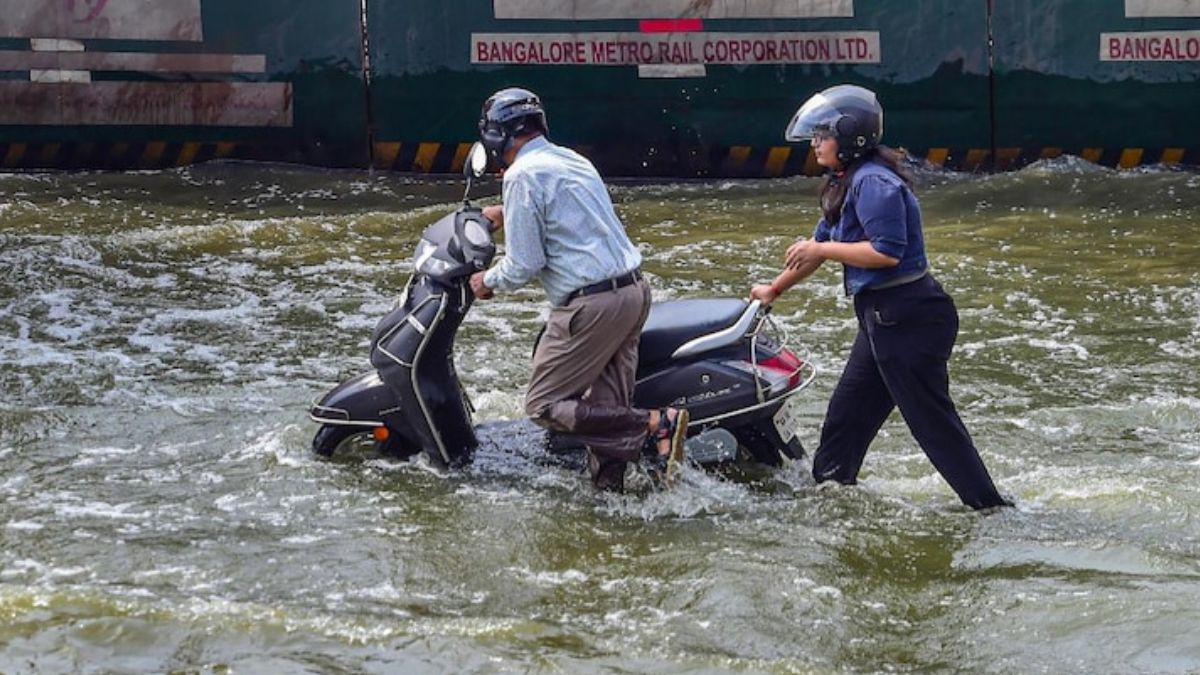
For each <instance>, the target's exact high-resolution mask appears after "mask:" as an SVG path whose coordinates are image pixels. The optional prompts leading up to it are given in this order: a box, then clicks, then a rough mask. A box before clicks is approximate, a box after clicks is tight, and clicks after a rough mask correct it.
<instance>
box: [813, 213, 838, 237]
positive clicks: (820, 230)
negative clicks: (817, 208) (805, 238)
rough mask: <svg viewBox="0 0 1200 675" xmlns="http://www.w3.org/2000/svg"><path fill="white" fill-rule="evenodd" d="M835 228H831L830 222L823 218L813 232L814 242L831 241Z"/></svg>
mask: <svg viewBox="0 0 1200 675" xmlns="http://www.w3.org/2000/svg"><path fill="white" fill-rule="evenodd" d="M832 230H833V228H832V227H830V226H829V221H827V220H825V218H821V219H820V220H818V221H817V227H816V229H815V230H813V237H812V238H813V241H829V240H830V239H831V238H832V237H833V234H832Z"/></svg>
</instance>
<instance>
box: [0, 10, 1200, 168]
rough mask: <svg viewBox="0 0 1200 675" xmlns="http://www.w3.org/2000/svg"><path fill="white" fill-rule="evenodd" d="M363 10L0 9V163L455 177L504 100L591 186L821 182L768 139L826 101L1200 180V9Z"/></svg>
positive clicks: (989, 157)
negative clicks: (625, 180) (1187, 171)
mask: <svg viewBox="0 0 1200 675" xmlns="http://www.w3.org/2000/svg"><path fill="white" fill-rule="evenodd" d="M361 3H362V0H299V1H297V0H254V1H253V2H245V1H242V0H237V1H235V0H155V2H154V3H150V4H148V3H147V2H146V0H86V1H83V0H40V1H39V2H36V3H33V2H30V1H29V0H0V162H2V163H3V164H2V167H0V168H3V167H7V168H24V167H56V168H128V167H162V166H174V165H184V164H189V163H191V162H195V161H203V160H205V159H210V158H221V157H237V158H245V159H257V160H278V161H295V162H305V163H310V164H318V165H324V166H360V167H361V166H367V165H369V164H373V165H374V166H376V167H380V168H387V169H393V170H400V171H417V172H444V171H456V170H457V169H458V168H459V167H460V166H461V162H462V160H463V157H464V155H465V151H466V149H467V147H468V144H469V143H470V142H471V141H473V140H474V139H475V137H476V126H475V125H476V121H477V118H478V114H479V107H480V104H481V102H482V101H483V99H484V98H485V97H486V96H487V95H488V94H489V93H491V92H493V91H495V90H496V89H499V88H501V87H505V86H513V85H521V86H526V87H529V88H531V89H533V90H535V91H537V92H538V93H539V94H541V96H542V97H543V99H544V100H545V102H546V104H547V107H548V110H549V116H550V124H551V132H552V137H553V138H554V139H555V140H557V141H559V142H562V143H565V144H568V145H572V146H574V147H577V148H580V149H582V150H584V151H585V152H586V153H588V154H589V155H590V156H592V157H593V158H594V159H595V160H597V163H598V164H600V166H601V168H602V170H603V171H604V172H605V173H607V174H608V175H626V176H677V177H693V176H777V175H788V174H795V173H801V172H808V173H815V172H816V171H817V170H818V167H817V166H816V165H815V163H814V162H813V159H812V156H811V153H810V152H809V149H808V148H807V146H804V145H798V146H794V145H788V144H786V143H785V142H784V141H783V139H782V130H783V127H784V125H785V124H786V122H787V120H788V119H789V117H790V116H791V114H792V112H793V111H794V110H795V108H796V106H797V105H799V104H800V103H801V102H802V101H803V100H804V99H805V98H807V97H808V96H809V95H811V94H812V93H813V92H815V91H817V90H820V89H822V88H824V87H827V86H830V85H832V84H836V83H842V82H852V83H857V84H862V85H864V86H867V87H870V88H872V89H874V90H875V91H876V92H878V93H879V96H880V98H881V100H882V101H883V104H884V107H885V109H886V110H887V117H886V121H887V123H886V133H885V142H887V143H889V144H891V145H894V146H899V147H903V148H905V149H907V150H908V151H909V152H910V154H912V155H914V156H916V157H919V158H924V159H926V160H928V161H930V162H932V163H934V164H938V165H943V166H946V167H949V168H954V169H965V170H977V169H1005V168H1010V167H1015V166H1020V165H1022V164H1024V163H1027V162H1029V161H1032V160H1036V159H1038V158H1040V157H1052V156H1055V155H1058V154H1061V153H1074V154H1079V155H1081V156H1083V157H1085V158H1087V159H1090V160H1093V161H1097V162H1102V163H1106V164H1110V165H1120V166H1136V165H1138V164H1145V163H1155V162H1166V163H1200V131H1198V130H1197V127H1196V125H1194V124H1193V123H1192V119H1191V118H1192V117H1193V115H1194V112H1193V111H1195V110H1197V109H1200V87H1198V86H1197V80H1200V0H928V1H926V2H921V3H913V2H895V1H894V0H756V1H755V2H747V1H746V0H704V1H703V2H698V1H697V0H605V1H604V2H598V1H596V0H437V1H434V0H424V1H421V0H366V3H367V6H366V8H367V16H368V26H367V31H366V32H367V34H368V36H369V43H368V44H367V45H365V44H364V43H363V26H362V22H361V12H362V4H361ZM989 22H990V26H991V28H990V30H991V36H990V37H991V38H994V44H989ZM367 46H369V52H370V59H371V60H370V64H371V72H370V78H371V81H370V86H369V87H368V86H366V85H367V83H366V80H365V78H364V73H363V53H364V50H365V49H366V48H367Z"/></svg>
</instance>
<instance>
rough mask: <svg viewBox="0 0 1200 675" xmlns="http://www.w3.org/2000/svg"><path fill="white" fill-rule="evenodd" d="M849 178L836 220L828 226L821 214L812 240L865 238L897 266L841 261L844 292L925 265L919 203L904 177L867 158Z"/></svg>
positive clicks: (916, 271) (915, 271)
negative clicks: (891, 258) (881, 266)
mask: <svg viewBox="0 0 1200 675" xmlns="http://www.w3.org/2000/svg"><path fill="white" fill-rule="evenodd" d="M852 181H853V182H852V183H851V185H850V189H849V190H848V191H847V193H846V202H845V204H844V205H843V206H842V216H841V218H840V219H839V220H838V222H837V223H834V224H832V225H831V224H829V223H828V222H827V221H826V220H825V219H824V218H821V220H820V222H818V223H817V229H816V231H815V232H814V233H813V239H814V240H816V241H836V242H842V243H848V244H849V243H855V242H859V241H869V242H871V246H873V247H875V250H876V251H879V252H880V253H882V254H884V255H888V256H891V257H893V258H896V259H898V260H899V261H900V264H898V265H896V266H895V267H883V268H876V269H868V268H865V267H855V266H854V265H845V264H843V265H842V278H843V283H844V284H845V287H846V295H854V294H856V293H858V292H860V291H865V290H870V289H872V288H877V287H879V286H886V285H887V284H888V282H890V281H892V280H895V279H897V278H899V277H904V276H910V275H913V274H919V273H920V272H922V271H924V270H927V269H929V260H928V259H927V258H926V256H925V234H924V232H923V231H922V228H921V207H920V205H919V204H917V196H916V195H915V194H913V191H912V190H911V189H910V188H909V187H908V185H907V184H905V182H904V180H903V179H902V178H900V177H899V176H897V175H896V174H895V173H894V172H893V171H892V170H891V169H888V168H887V167H886V166H883V165H882V164H879V163H878V162H874V161H867V162H865V163H863V165H862V166H860V167H858V169H857V170H856V171H855V172H854V176H853V178H852Z"/></svg>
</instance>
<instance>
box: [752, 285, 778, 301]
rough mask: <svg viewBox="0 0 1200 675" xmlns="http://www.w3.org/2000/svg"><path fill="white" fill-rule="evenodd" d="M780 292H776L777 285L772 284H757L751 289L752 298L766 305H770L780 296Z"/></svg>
mask: <svg viewBox="0 0 1200 675" xmlns="http://www.w3.org/2000/svg"><path fill="white" fill-rule="evenodd" d="M778 297H779V294H778V293H776V292H775V287H774V286H772V285H771V284H755V285H754V287H753V288H751V289H750V299H751V300H758V301H760V302H762V304H764V305H769V304H771V303H772V302H774V301H775V298H778Z"/></svg>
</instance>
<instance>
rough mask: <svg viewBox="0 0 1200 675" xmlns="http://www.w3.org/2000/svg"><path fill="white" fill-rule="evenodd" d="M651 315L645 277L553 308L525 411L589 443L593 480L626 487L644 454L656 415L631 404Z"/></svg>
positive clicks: (602, 484) (537, 353)
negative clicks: (645, 327)
mask: <svg viewBox="0 0 1200 675" xmlns="http://www.w3.org/2000/svg"><path fill="white" fill-rule="evenodd" d="M649 314H650V286H649V284H647V283H646V281H645V280H644V279H643V280H640V281H638V282H636V283H633V284H630V285H628V286H624V287H622V288H619V289H617V290H615V291H607V292H604V293H597V294H595V295H587V296H583V297H579V298H575V299H574V300H572V301H571V302H569V303H567V305H566V306H564V307H553V308H551V310H550V317H549V318H548V319H547V320H546V330H545V332H544V333H543V334H542V338H541V340H540V341H539V342H538V346H537V350H536V351H535V352H534V355H533V374H532V375H531V376H530V379H529V391H528V393H527V394H526V396H525V412H526V414H528V415H529V416H530V418H532V419H533V421H534V422H536V423H538V424H539V425H541V426H543V427H545V428H547V429H550V430H552V431H559V432H563V433H569V434H574V435H576V436H578V437H579V438H580V440H582V441H583V442H584V443H585V444H586V445H587V449H588V453H587V454H588V469H589V471H590V473H591V476H592V482H593V483H594V484H595V485H596V487H598V488H600V489H602V490H621V489H622V488H623V487H624V485H625V467H626V465H628V463H629V462H636V461H637V460H638V458H639V457H640V456H641V453H642V448H643V447H644V446H645V443H646V437H647V424H648V423H649V419H650V413H649V412H648V411H646V410H641V409H638V408H634V407H632V402H633V387H634V382H635V376H636V374H637V357H638V341H639V338H641V335H642V325H643V324H645V323H646V317H647V316H649Z"/></svg>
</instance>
